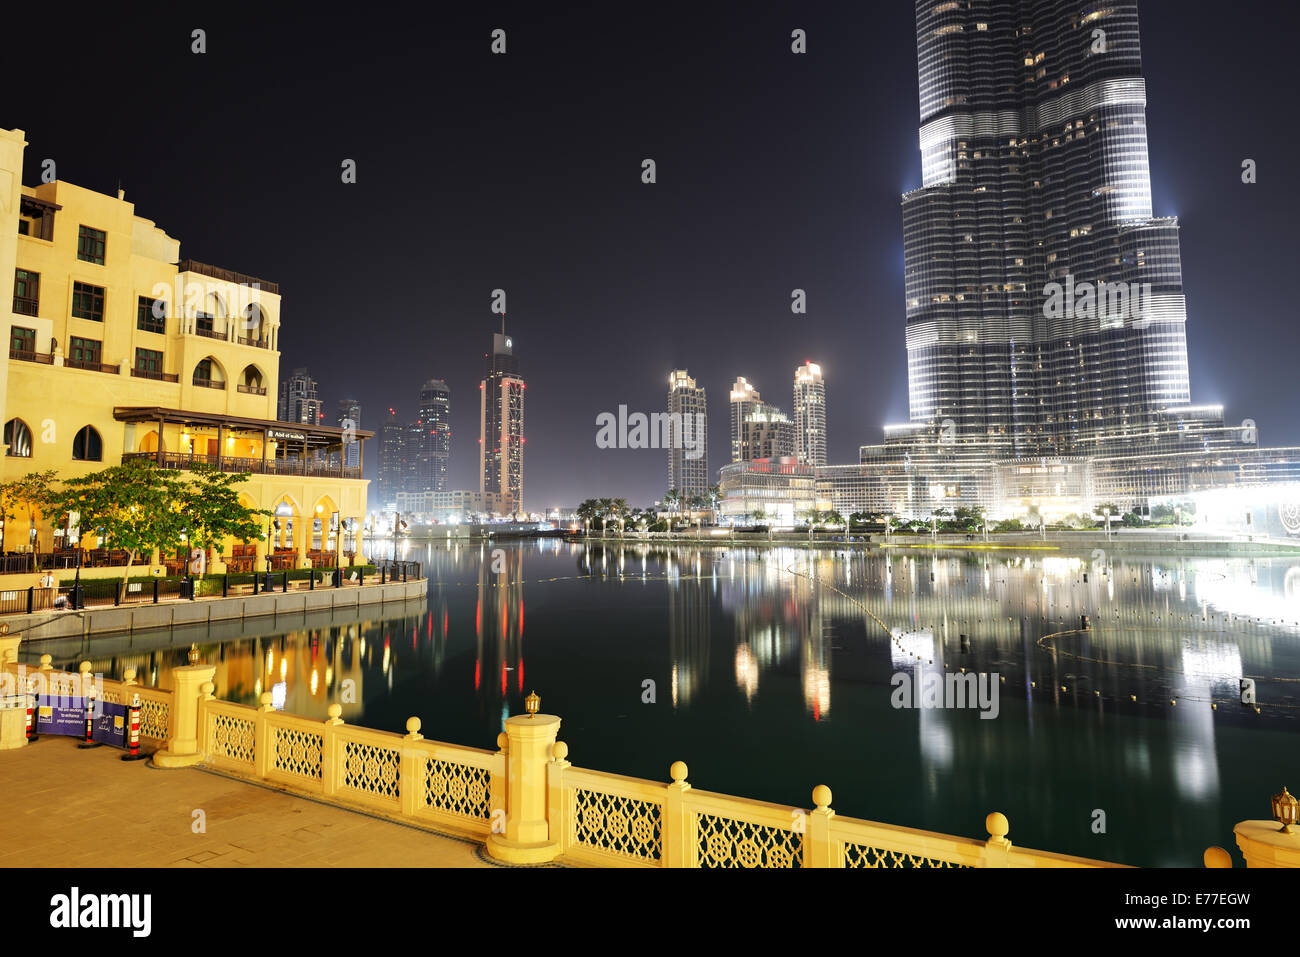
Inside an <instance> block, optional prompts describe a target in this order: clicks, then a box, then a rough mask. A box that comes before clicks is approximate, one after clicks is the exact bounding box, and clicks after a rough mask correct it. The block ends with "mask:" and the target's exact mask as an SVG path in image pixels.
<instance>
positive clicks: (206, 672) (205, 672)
mask: <svg viewBox="0 0 1300 957" xmlns="http://www.w3.org/2000/svg"><path fill="white" fill-rule="evenodd" d="M216 673H217V669H216V666H215V665H205V664H202V663H200V661H199V653H198V651H197V650H191V651H190V663H189V664H188V665H182V666H181V667H179V668H174V669H172V703H171V727H170V728H169V729H168V737H167V747H166V748H165V749H164V750H162V751H157V752H155V753H154V756H153V764H154V767H158V768H187V767H190V766H192V765H195V764H198V763H199V762H200V761H202V760H203V752H202V751H201V750H200V748H199V727H198V720H199V695H200V693H201V692H200V689H201V688H202V686H203V684H204V682H210V681H212V679H213V677H214V676H215V675H216Z"/></svg>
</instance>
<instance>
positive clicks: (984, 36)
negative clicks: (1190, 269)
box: [902, 0, 1227, 456]
mask: <svg viewBox="0 0 1300 957" xmlns="http://www.w3.org/2000/svg"><path fill="white" fill-rule="evenodd" d="M916 39H917V57H918V65H919V70H918V75H919V81H920V103H921V130H920V145H921V157H922V175H923V182H924V186H923V187H922V188H921V189H917V190H914V191H912V192H910V193H907V194H906V195H904V197H903V203H902V206H903V231H904V260H905V270H906V300H907V336H906V339H907V355H908V382H909V389H910V396H909V398H910V418H911V419H912V421H913V422H933V423H947V425H948V434H949V435H950V436H951V437H952V438H953V439H954V440H955V443H956V444H966V443H975V444H977V445H979V446H980V447H981V448H982V449H984V450H986V451H988V452H989V453H990V454H993V455H999V456H1002V455H1011V456H1020V455H1051V454H1054V455H1077V454H1089V453H1096V452H1104V451H1108V450H1117V449H1123V448H1125V447H1131V446H1133V445H1134V443H1135V442H1137V441H1138V440H1139V439H1140V438H1141V437H1146V436H1150V435H1152V434H1157V433H1168V432H1169V431H1170V430H1173V429H1176V425H1175V424H1172V423H1171V421H1170V419H1169V417H1168V416H1166V415H1165V413H1166V411H1169V410H1176V409H1179V408H1180V407H1186V406H1187V405H1188V403H1189V401H1190V388H1189V383H1188V373H1187V342H1186V332H1185V326H1186V320H1187V311H1186V304H1185V301H1184V298H1183V285H1182V265H1181V261H1180V254H1179V239H1178V230H1179V227H1178V220H1177V219H1176V218H1172V217H1170V218H1158V217H1155V216H1154V215H1153V213H1152V208H1151V178H1150V172H1149V169H1148V162H1147V132H1146V85H1145V82H1144V80H1143V77H1142V56H1141V46H1140V42H1139V37H1138V10H1137V4H1136V3H1135V2H1131V0H1130V2H1121V0H1115V2H1110V3H1106V4H1086V3H1079V2H1067V0H1012V2H1008V0H970V2H962V3H950V2H940V0H916ZM1225 438H1227V437H1226V436H1225Z"/></svg>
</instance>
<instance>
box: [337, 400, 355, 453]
mask: <svg viewBox="0 0 1300 957" xmlns="http://www.w3.org/2000/svg"><path fill="white" fill-rule="evenodd" d="M335 412H336V414H335V417H334V418H335V424H336V425H338V427H339V428H340V429H343V430H344V431H345V432H346V431H347V430H348V429H349V426H350V428H351V430H352V431H353V432H355V431H356V430H357V429H359V428H361V403H360V402H358V401H357V400H356V399H340V400H339V402H338V405H337V406H336V407H335ZM342 463H343V465H345V466H346V467H348V468H358V467H359V466H360V465H361V443H360V442H356V441H351V442H349V441H348V440H347V439H346V438H345V439H344V441H343V451H342Z"/></svg>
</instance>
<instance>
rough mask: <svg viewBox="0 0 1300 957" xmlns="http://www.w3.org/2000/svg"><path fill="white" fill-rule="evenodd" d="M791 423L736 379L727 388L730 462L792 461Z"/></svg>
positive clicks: (742, 379)
mask: <svg viewBox="0 0 1300 957" xmlns="http://www.w3.org/2000/svg"><path fill="white" fill-rule="evenodd" d="M794 453H795V435H794V423H793V422H791V421H790V417H789V416H788V415H786V414H785V413H784V412H782V411H781V410H780V409H779V408H777V407H776V406H774V405H772V404H771V403H768V402H764V401H763V399H762V397H761V396H760V395H759V394H758V390H757V389H755V388H754V386H753V384H752V383H750V382H749V381H748V380H746V379H745V377H744V376H740V377H739V378H737V379H736V383H735V385H733V386H732V387H731V461H733V462H751V461H753V460H754V459H770V458H783V457H793V456H794Z"/></svg>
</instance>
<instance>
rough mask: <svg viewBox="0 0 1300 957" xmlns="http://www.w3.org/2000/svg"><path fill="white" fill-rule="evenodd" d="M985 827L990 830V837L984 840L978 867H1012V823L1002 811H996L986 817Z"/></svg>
mask: <svg viewBox="0 0 1300 957" xmlns="http://www.w3.org/2000/svg"><path fill="white" fill-rule="evenodd" d="M984 828H985V830H987V831H988V832H989V839H988V840H987V841H985V842H984V852H983V853H982V854H980V859H979V863H978V865H977V866H978V867H1011V866H1012V865H1011V841H1010V839H1009V838H1008V837H1007V835H1008V834H1009V833H1011V824H1010V822H1008V821H1007V816H1006V815H1005V814H1003V813H1002V812H1001V811H994V812H993V813H992V814H990V815H989V816H988V817H986V818H984Z"/></svg>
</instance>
